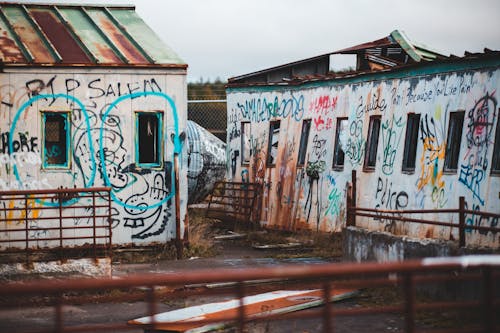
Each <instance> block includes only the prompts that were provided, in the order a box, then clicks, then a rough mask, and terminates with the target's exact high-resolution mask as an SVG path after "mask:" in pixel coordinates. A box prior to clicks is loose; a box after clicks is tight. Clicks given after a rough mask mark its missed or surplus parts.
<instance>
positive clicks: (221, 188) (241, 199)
mask: <svg viewBox="0 0 500 333" xmlns="http://www.w3.org/2000/svg"><path fill="white" fill-rule="evenodd" d="M261 194H262V184H259V183H240V182H226V181H221V182H217V183H215V185H214V189H213V190H212V193H211V194H210V199H209V201H208V208H207V217H216V218H222V219H228V218H230V219H232V220H236V221H241V222H254V223H257V222H258V221H259V218H260V196H261Z"/></svg>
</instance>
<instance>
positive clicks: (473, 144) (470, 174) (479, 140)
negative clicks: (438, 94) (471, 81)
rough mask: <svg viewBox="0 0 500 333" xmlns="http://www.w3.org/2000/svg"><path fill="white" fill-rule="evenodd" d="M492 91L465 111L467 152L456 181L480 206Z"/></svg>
mask: <svg viewBox="0 0 500 333" xmlns="http://www.w3.org/2000/svg"><path fill="white" fill-rule="evenodd" d="M493 96H494V93H492V94H488V93H487V94H486V95H485V96H483V97H481V98H480V99H479V100H478V101H477V102H476V103H475V105H474V107H473V108H472V109H470V110H469V111H468V112H467V118H468V119H467V120H468V122H467V127H466V136H465V137H466V141H467V152H466V154H465V158H464V160H465V161H466V163H462V164H461V165H460V175H459V178H458V181H459V182H460V183H462V184H463V185H465V187H466V188H467V189H468V190H470V192H471V193H472V195H473V198H474V200H477V201H478V202H479V203H480V204H481V206H484V202H485V200H484V197H483V194H482V193H481V192H482V191H481V186H482V184H483V183H484V181H485V179H486V169H487V168H488V165H489V161H488V152H489V147H491V145H492V144H493V137H494V131H493V129H494V128H495V118H496V108H497V100H496V99H495V97H493Z"/></svg>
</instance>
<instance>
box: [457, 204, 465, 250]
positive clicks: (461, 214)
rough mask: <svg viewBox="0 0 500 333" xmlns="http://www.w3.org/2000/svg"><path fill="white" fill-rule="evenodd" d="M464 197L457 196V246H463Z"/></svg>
mask: <svg viewBox="0 0 500 333" xmlns="http://www.w3.org/2000/svg"><path fill="white" fill-rule="evenodd" d="M464 209H465V198H464V197H463V196H461V197H459V198H458V210H459V212H458V246H459V247H464V246H465V213H464V212H463V211H464Z"/></svg>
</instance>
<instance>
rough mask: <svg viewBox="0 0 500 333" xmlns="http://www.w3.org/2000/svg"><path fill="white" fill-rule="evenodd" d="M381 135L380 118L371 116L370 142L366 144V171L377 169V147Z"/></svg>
mask: <svg viewBox="0 0 500 333" xmlns="http://www.w3.org/2000/svg"><path fill="white" fill-rule="evenodd" d="M379 134H380V116H371V117H370V125H369V127H368V141H367V142H366V154H365V163H364V169H365V170H368V171H371V170H374V169H375V164H376V162H377V146H378V137H379Z"/></svg>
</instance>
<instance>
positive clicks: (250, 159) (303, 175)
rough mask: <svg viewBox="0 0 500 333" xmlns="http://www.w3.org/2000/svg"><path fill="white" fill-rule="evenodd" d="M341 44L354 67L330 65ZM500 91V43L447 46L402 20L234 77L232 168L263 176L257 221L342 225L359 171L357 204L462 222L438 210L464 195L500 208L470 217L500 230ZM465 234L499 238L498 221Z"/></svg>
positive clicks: (436, 228) (419, 233) (409, 231)
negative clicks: (412, 34) (377, 33)
mask: <svg viewBox="0 0 500 333" xmlns="http://www.w3.org/2000/svg"><path fill="white" fill-rule="evenodd" d="M338 54H341V55H342V54H351V55H355V56H356V65H355V68H354V69H353V70H349V71H343V72H333V71H330V70H329V69H330V59H331V58H332V56H334V55H338ZM499 92H500V52H498V51H491V50H488V49H485V50H484V52H482V53H474V54H471V53H468V52H466V53H465V55H464V56H463V57H458V56H453V55H451V56H448V55H444V54H442V53H440V52H437V51H434V50H432V49H430V48H428V47H426V46H423V45H421V44H417V43H414V42H412V41H410V40H409V39H408V37H406V36H405V34H404V33H403V32H400V31H398V30H395V31H393V32H392V33H390V34H389V35H388V36H387V37H384V38H381V39H379V40H375V41H373V42H368V43H364V44H361V45H357V46H354V47H350V48H346V49H343V50H340V51H337V52H333V53H329V54H325V55H321V56H317V57H313V58H309V59H304V60H301V61H297V62H293V63H289V64H284V65H280V66H276V67H273V68H269V69H265V70H260V71H257V72H254V73H249V74H245V75H241V76H238V77H233V78H230V79H229V80H228V86H227V91H226V93H227V112H228V115H227V119H228V125H227V126H228V129H227V132H228V137H227V138H228V139H227V145H228V176H227V177H228V179H230V180H233V181H238V182H251V183H260V184H262V185H263V186H262V187H263V188H262V191H263V193H262V196H261V201H260V206H261V210H260V213H259V216H258V218H257V220H258V221H259V222H260V224H261V225H264V226H266V227H268V228H276V229H282V230H298V229H310V230H319V231H340V230H341V229H342V228H344V227H345V226H346V215H347V214H348V211H347V209H346V199H347V196H348V194H349V193H351V192H349V191H350V190H349V186H352V182H353V180H352V175H353V171H355V173H354V174H355V179H354V182H355V183H356V185H357V190H356V192H355V193H354V194H353V195H354V198H353V200H354V202H355V203H356V206H358V207H365V208H366V210H370V209H371V210H374V209H377V210H385V211H389V213H390V214H394V215H397V213H395V212H394V211H395V210H398V211H399V210H417V211H418V210H420V211H425V210H427V212H425V213H426V214H427V215H426V216H425V217H426V218H427V219H428V220H430V221H432V220H435V221H443V220H444V221H449V222H452V223H454V224H456V225H458V224H459V214H456V213H450V212H446V211H445V212H440V213H439V214H438V212H437V210H446V209H457V208H458V207H459V201H460V197H464V199H465V200H464V203H465V209H468V210H469V211H474V212H477V214H479V212H490V213H493V214H492V215H496V216H483V215H476V214H470V213H468V214H466V216H465V217H466V218H465V224H466V225H467V226H483V227H493V228H494V227H496V226H497V225H498V214H499V213H500V210H499V207H500V201H499V200H500V199H499V189H500V177H499V176H500V157H499V155H500V128H499V126H500V125H499V122H498V114H499V111H498V107H499V105H498V94H499ZM433 210H436V213H432V211H433ZM423 213H424V212H417V213H416V214H414V215H413V217H414V218H420V217H422V216H423ZM429 213H430V214H429ZM356 226H358V227H361V228H363V229H364V230H368V231H374V232H375V231H380V232H390V233H392V234H395V235H400V236H409V237H413V238H415V239H424V238H437V239H441V240H457V239H458V238H459V235H458V233H459V231H458V230H457V229H455V228H450V227H449V226H442V225H436V224H434V225H433V224H420V223H407V222H402V221H398V220H396V219H395V220H393V219H390V218H389V219H387V218H370V217H364V216H358V217H357V219H356ZM466 237H467V244H468V245H477V246H483V245H484V246H490V247H497V248H498V246H499V245H500V241H499V234H498V233H496V232H492V231H489V230H470V229H466ZM362 245H363V244H359V246H360V247H361V246H362ZM389 250H390V249H389ZM393 259H401V258H399V257H394V258H393Z"/></svg>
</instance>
